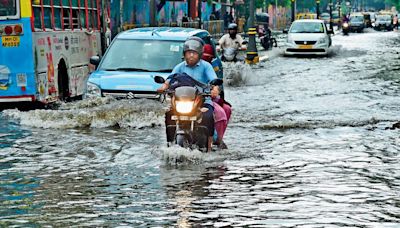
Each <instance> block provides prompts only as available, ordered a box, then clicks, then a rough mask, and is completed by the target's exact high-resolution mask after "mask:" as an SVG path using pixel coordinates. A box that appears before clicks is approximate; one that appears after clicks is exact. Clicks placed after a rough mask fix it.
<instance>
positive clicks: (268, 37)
mask: <svg viewBox="0 0 400 228" xmlns="http://www.w3.org/2000/svg"><path fill="white" fill-rule="evenodd" d="M257 33H258V38H259V39H260V44H261V46H262V47H263V48H264V49H265V50H269V49H271V48H272V47H278V44H277V42H276V39H275V38H273V37H272V32H271V30H270V29H269V28H267V29H265V28H264V26H259V27H258V30H257Z"/></svg>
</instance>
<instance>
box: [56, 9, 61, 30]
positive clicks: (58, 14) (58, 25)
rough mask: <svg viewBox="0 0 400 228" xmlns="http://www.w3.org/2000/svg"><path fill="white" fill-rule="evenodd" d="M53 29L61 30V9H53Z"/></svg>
mask: <svg viewBox="0 0 400 228" xmlns="http://www.w3.org/2000/svg"><path fill="white" fill-rule="evenodd" d="M54 27H55V28H56V29H57V30H61V29H62V25H61V9H60V8H54Z"/></svg>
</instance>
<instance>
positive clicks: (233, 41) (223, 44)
mask: <svg viewBox="0 0 400 228" xmlns="http://www.w3.org/2000/svg"><path fill="white" fill-rule="evenodd" d="M243 41H244V40H243V38H242V36H241V35H239V34H238V26H237V24H235V23H231V24H229V26H228V34H225V35H223V36H222V37H221V39H219V41H218V44H219V47H220V49H221V50H223V49H226V48H234V49H238V50H246V46H245V45H243Z"/></svg>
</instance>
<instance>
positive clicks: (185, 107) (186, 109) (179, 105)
mask: <svg viewBox="0 0 400 228" xmlns="http://www.w3.org/2000/svg"><path fill="white" fill-rule="evenodd" d="M193 104H194V101H176V102H175V107H176V111H177V112H179V113H182V114H188V113H191V112H192V110H193Z"/></svg>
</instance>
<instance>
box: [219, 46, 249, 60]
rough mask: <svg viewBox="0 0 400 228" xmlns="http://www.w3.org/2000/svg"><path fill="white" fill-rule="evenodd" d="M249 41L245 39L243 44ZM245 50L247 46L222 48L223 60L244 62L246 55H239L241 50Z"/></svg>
mask: <svg viewBox="0 0 400 228" xmlns="http://www.w3.org/2000/svg"><path fill="white" fill-rule="evenodd" d="M247 43H248V42H247V41H243V43H242V45H246V44H247ZM237 46H240V45H239V42H237ZM241 50H242V51H244V50H246V48H225V49H222V58H221V60H222V61H224V62H243V61H244V57H243V56H239V51H241Z"/></svg>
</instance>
